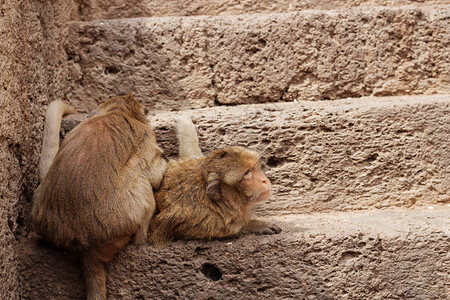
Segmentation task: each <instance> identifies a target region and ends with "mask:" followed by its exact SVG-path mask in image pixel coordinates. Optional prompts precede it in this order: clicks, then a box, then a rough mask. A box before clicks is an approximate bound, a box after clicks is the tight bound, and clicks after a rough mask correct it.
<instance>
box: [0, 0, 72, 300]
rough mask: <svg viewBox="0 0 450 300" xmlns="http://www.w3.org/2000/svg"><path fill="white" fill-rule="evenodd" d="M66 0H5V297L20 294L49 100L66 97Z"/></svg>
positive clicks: (0, 141) (1, 215) (0, 261)
mask: <svg viewBox="0 0 450 300" xmlns="http://www.w3.org/2000/svg"><path fill="white" fill-rule="evenodd" d="M72 9H73V4H71V3H69V4H67V1H63V0H56V1H33V0H25V1H23V0H0V124H1V126H0V282H1V284H0V299H18V298H19V290H18V286H19V285H18V276H17V267H18V260H17V257H16V252H15V249H16V246H17V240H18V237H19V236H20V235H21V234H24V233H26V231H27V230H28V229H29V207H30V201H31V200H30V198H31V195H32V192H33V190H34V189H35V188H36V186H37V174H36V166H37V162H38V153H39V152H40V149H39V148H40V144H41V133H42V128H43V114H44V110H45V105H46V104H47V103H48V102H49V101H51V100H54V99H61V98H64V97H65V94H66V91H65V89H64V86H65V85H64V81H65V78H66V77H67V74H66V73H67V67H66V65H67V59H66V55H65V52H64V47H63V41H64V40H65V38H64V31H63V30H61V28H63V27H64V24H65V23H66V21H67V19H68V15H69V11H71V10H72Z"/></svg>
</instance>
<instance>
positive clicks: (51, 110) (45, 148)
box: [39, 100, 75, 181]
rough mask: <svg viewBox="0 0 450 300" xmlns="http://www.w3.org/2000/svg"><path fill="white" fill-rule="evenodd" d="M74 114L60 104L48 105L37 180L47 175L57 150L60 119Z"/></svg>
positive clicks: (56, 102)
mask: <svg viewBox="0 0 450 300" xmlns="http://www.w3.org/2000/svg"><path fill="white" fill-rule="evenodd" d="M73 113H75V109H74V108H73V107H72V106H70V105H68V104H66V103H64V102H62V101H59V100H57V101H53V102H52V103H50V104H49V106H48V108H47V112H46V114H45V123H44V138H43V140H42V149H41V160H40V162H39V179H40V180H41V181H42V179H43V178H44V177H45V175H46V174H47V171H48V169H49V168H50V165H51V164H52V162H53V160H54V159H55V156H56V153H58V149H59V131H60V129H61V119H62V117H63V116H64V115H67V114H73Z"/></svg>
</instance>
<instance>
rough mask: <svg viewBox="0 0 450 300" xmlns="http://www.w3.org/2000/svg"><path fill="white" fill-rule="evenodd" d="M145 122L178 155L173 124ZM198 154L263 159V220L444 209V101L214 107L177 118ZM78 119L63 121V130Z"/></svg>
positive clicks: (447, 192) (447, 195) (447, 100)
mask: <svg viewBox="0 0 450 300" xmlns="http://www.w3.org/2000/svg"><path fill="white" fill-rule="evenodd" d="M178 114H181V113H159V114H156V115H154V116H151V117H150V118H149V119H150V123H152V125H153V126H154V129H155V133H156V136H157V140H158V144H160V145H161V147H162V148H163V149H164V151H165V154H166V156H167V157H175V156H177V152H176V151H177V149H178V144H177V141H176V138H175V134H174V128H173V117H175V116H176V115H178ZM183 114H187V115H190V116H191V117H192V119H193V121H194V122H195V124H196V126H197V127H198V134H199V138H200V146H201V148H202V149H203V151H204V152H205V153H207V152H208V151H210V150H213V149H217V148H221V147H226V146H232V145H239V146H243V147H247V148H251V149H254V150H256V151H258V152H259V153H260V154H261V157H262V159H263V161H264V163H265V165H266V166H267V168H266V174H267V176H268V177H269V179H270V180H271V181H272V184H273V197H272V199H271V201H270V202H267V203H265V204H263V205H261V206H260V207H259V209H260V210H261V211H264V212H265V213H266V214H268V215H280V214H286V213H299V212H302V213H306V212H312V211H322V212H323V211H340V210H342V211H345V210H355V209H366V208H370V207H372V208H373V207H376V208H383V207H393V206H403V207H409V206H414V205H424V204H426V203H450V138H449V137H450V95H442V96H416V97H412V96H410V97H387V98H375V97H373V98H372V97H371V98H363V99H353V100H339V101H321V102H308V101H301V102H298V103H278V104H262V105H261V104H260V105H246V106H243V105H240V106H238V107H217V108H208V109H197V110H192V111H187V112H183ZM80 118H83V117H81V116H75V117H72V118H68V119H66V120H64V122H63V129H64V131H67V130H69V129H71V128H73V126H74V125H75V124H76V123H77V122H79V120H80Z"/></svg>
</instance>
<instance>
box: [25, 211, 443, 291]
mask: <svg viewBox="0 0 450 300" xmlns="http://www.w3.org/2000/svg"><path fill="white" fill-rule="evenodd" d="M448 212H449V209H448V208H447V209H445V208H439V207H436V208H435V209H434V210H429V209H420V210H417V211H415V210H408V211H404V210H399V211H366V212H363V213H356V212H350V213H331V214H314V215H287V216H284V217H274V218H272V219H271V220H272V221H275V222H277V223H278V224H279V225H280V226H281V227H282V228H283V231H282V232H281V233H280V234H279V235H272V236H255V235H249V236H246V237H240V238H237V239H225V240H215V241H209V242H208V241H178V242H174V243H172V244H171V245H170V246H169V247H167V248H165V249H155V248H153V247H151V246H143V247H135V246H131V245H130V246H128V247H127V249H126V250H125V251H122V252H121V253H119V256H118V257H117V258H116V259H115V260H114V261H112V262H111V263H110V265H109V266H108V279H107V285H108V299H233V300H234V299H236V300H238V299H379V300H381V299H446V297H447V296H448V295H449V292H450V280H448V279H449V273H448V270H449V268H450V254H449V251H448V249H449V245H450V231H449V228H450V219H449V218H448ZM22 247H23V248H22V251H21V261H22V265H21V271H22V272H21V277H22V278H24V279H23V281H24V282H26V285H25V286H24V287H23V291H22V293H23V297H24V299H59V300H64V299H67V300H69V299H70V300H73V299H83V297H84V293H83V289H82V286H81V281H80V270H79V268H78V266H77V264H76V261H75V260H73V259H72V258H70V256H68V255H67V253H63V252H60V251H55V250H54V249H50V248H49V247H48V246H45V245H44V244H39V243H37V242H36V240H34V239H28V240H26V241H24V242H23V244H22Z"/></svg>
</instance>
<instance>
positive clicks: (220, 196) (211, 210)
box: [151, 118, 281, 247]
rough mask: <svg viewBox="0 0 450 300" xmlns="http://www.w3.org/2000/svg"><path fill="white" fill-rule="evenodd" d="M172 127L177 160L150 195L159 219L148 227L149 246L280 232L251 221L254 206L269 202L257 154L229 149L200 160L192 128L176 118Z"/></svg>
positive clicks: (195, 134)
mask: <svg viewBox="0 0 450 300" xmlns="http://www.w3.org/2000/svg"><path fill="white" fill-rule="evenodd" d="M176 127H177V137H178V139H179V141H180V159H179V160H178V161H171V162H169V164H168V167H167V170H166V173H165V175H164V178H163V181H162V183H161V187H160V189H159V190H158V191H157V192H156V194H155V199H156V206H157V211H159V213H158V214H157V215H156V216H155V217H154V219H153V220H152V221H151V241H152V242H153V244H154V245H155V246H157V247H162V246H164V245H166V244H167V243H168V242H170V241H171V240H173V239H178V238H182V239H212V238H223V237H229V236H234V235H238V234H247V233H256V234H273V233H279V232H281V229H280V228H279V227H278V226H276V225H269V224H268V223H266V222H264V221H262V220H257V219H252V218H251V213H252V210H253V207H254V205H255V204H257V203H258V202H261V201H266V200H268V199H269V197H270V188H271V184H270V181H269V180H268V179H267V177H266V176H265V175H264V173H263V172H262V171H261V165H260V161H259V156H258V154H257V153H255V152H253V151H250V150H246V149H244V148H240V147H230V148H225V149H220V150H215V151H213V152H211V153H210V154H209V155H208V156H206V157H205V156H203V155H202V153H201V151H200V148H199V146H198V137H197V133H196V131H195V127H194V125H193V124H192V122H191V121H190V120H186V119H183V118H181V119H180V120H178V122H177V126H176Z"/></svg>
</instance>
